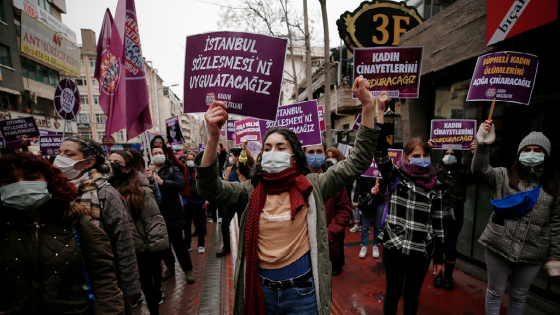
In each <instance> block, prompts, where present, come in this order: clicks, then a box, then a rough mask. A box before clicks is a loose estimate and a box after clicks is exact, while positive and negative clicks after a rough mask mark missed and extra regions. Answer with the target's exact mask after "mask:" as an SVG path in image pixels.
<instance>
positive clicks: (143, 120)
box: [115, 0, 152, 140]
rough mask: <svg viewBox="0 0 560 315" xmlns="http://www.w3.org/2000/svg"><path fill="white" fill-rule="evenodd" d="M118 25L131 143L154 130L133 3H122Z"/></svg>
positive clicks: (127, 122) (127, 124)
mask: <svg viewBox="0 0 560 315" xmlns="http://www.w3.org/2000/svg"><path fill="white" fill-rule="evenodd" d="M115 24H116V25H117V29H118V30H119V33H120V35H121V39H122V41H123V42H122V43H123V48H124V49H123V51H122V60H124V61H125V64H126V66H125V69H126V91H127V93H126V134H127V140H130V139H132V138H134V137H136V136H138V135H140V134H141V133H142V132H144V131H145V130H148V129H151V128H152V116H151V114H150V101H149V94H148V85H147V83H146V72H145V70H144V58H143V57H142V45H141V43H140V33H139V31H138V19H137V17H136V5H135V4H134V0H119V2H118V4H117V11H116V14H115Z"/></svg>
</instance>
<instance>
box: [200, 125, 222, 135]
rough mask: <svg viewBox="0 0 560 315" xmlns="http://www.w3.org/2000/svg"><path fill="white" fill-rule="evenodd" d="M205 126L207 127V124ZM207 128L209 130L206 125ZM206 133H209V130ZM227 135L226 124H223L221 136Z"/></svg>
mask: <svg viewBox="0 0 560 315" xmlns="http://www.w3.org/2000/svg"><path fill="white" fill-rule="evenodd" d="M204 127H206V125H205V126H204ZM206 130H208V127H206ZM206 133H208V131H207V132H206ZM225 136H226V125H223V126H222V129H220V137H225Z"/></svg>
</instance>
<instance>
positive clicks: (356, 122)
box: [352, 113, 362, 131]
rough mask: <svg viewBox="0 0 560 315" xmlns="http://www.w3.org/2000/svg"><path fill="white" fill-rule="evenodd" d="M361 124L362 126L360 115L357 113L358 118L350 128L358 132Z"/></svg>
mask: <svg viewBox="0 0 560 315" xmlns="http://www.w3.org/2000/svg"><path fill="white" fill-rule="evenodd" d="M361 124H362V113H359V114H358V117H356V120H355V121H354V125H353V126H352V129H353V130H356V131H358V129H360V125H361Z"/></svg>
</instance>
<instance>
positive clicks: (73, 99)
mask: <svg viewBox="0 0 560 315" xmlns="http://www.w3.org/2000/svg"><path fill="white" fill-rule="evenodd" d="M53 103H54V110H55V111H56V113H57V114H58V116H60V118H62V119H64V120H66V121H72V120H74V119H76V117H77V116H78V113H79V112H80V91H78V87H77V86H76V83H74V81H72V80H70V79H62V80H60V82H58V85H57V86H56V90H55V91H54V99H53Z"/></svg>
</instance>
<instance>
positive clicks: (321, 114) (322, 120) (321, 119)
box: [319, 105, 327, 132]
mask: <svg viewBox="0 0 560 315" xmlns="http://www.w3.org/2000/svg"><path fill="white" fill-rule="evenodd" d="M319 123H320V124H321V132H323V131H325V130H327V126H326V124H325V109H324V107H323V105H319Z"/></svg>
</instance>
